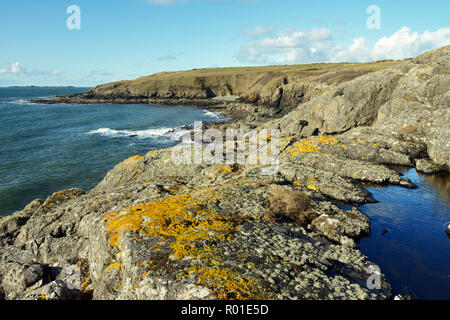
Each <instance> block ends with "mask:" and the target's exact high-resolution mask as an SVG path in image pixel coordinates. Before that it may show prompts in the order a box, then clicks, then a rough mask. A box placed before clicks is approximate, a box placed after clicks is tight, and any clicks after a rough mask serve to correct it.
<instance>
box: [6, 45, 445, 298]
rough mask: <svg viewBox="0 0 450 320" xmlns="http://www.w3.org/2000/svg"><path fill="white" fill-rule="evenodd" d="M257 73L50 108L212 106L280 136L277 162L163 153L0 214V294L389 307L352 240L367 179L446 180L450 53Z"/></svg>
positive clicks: (181, 81) (359, 230) (360, 227)
mask: <svg viewBox="0 0 450 320" xmlns="http://www.w3.org/2000/svg"><path fill="white" fill-rule="evenodd" d="M310 69H316V70H310ZM240 70H241V69H240ZM252 70H253V71H252ZM256 70H258V69H251V68H249V70H247V71H246V70H241V71H240V72H236V70H235V69H232V68H231V69H225V70H209V72H211V74H210V75H204V76H201V73H202V72H205V73H208V72H207V71H206V70H204V71H202V70H193V71H190V72H191V73H192V75H193V74H195V76H188V75H189V72H180V73H162V74H157V75H153V76H150V77H144V78H140V79H138V80H135V81H127V82H118V83H113V84H107V85H102V86H98V87H96V88H94V89H92V90H91V91H89V92H88V93H86V94H83V95H77V96H70V97H65V98H62V99H58V100H56V102H61V101H70V102H78V103H86V102H90V103H98V102H109V103H111V102H112V103H114V102H117V101H128V102H136V101H141V100H142V101H147V102H150V101H152V99H173V100H170V101H172V102H175V101H177V100H179V99H182V100H183V99H187V100H191V101H197V100H199V101H203V103H204V104H205V105H206V104H211V105H212V106H213V107H215V108H218V107H220V108H222V110H223V111H224V112H226V113H229V114H231V115H233V121H232V122H231V123H225V124H219V125H215V127H216V128H219V129H225V128H227V127H241V128H259V129H262V128H276V129H279V130H280V131H281V134H282V136H283V139H282V140H281V145H280V149H279V162H280V165H279V167H278V169H277V170H276V172H274V174H272V175H270V176H263V175H261V174H260V173H261V169H262V168H263V167H264V166H263V165H258V164H256V165H255V164H253V165H214V164H195V165H194V164H192V165H180V164H175V163H173V161H172V159H171V154H172V150H171V149H164V150H154V151H150V152H149V153H147V154H146V155H138V156H135V157H132V158H130V159H128V160H126V161H124V162H122V163H120V164H118V165H117V166H116V167H115V168H114V169H113V170H111V171H110V172H109V173H108V174H107V175H106V176H105V178H104V179H103V180H102V181H101V182H100V183H99V184H98V185H97V186H96V187H95V188H94V189H93V190H91V191H90V192H88V193H85V192H84V191H82V190H78V189H71V190H65V191H60V192H56V193H55V194H53V195H52V196H50V197H49V198H47V199H46V200H41V199H37V200H34V201H33V202H32V203H30V204H29V205H28V206H27V207H26V208H25V209H24V210H22V211H19V212H16V213H14V214H13V215H11V216H9V217H6V218H3V219H1V220H0V295H1V296H2V297H3V298H5V299H82V298H94V299H389V298H393V293H392V290H391V287H390V285H389V283H388V282H387V280H386V278H385V276H384V275H381V279H380V287H379V288H376V289H369V288H368V286H367V282H366V281H367V279H368V277H369V276H370V273H368V270H371V269H370V268H372V267H373V265H374V264H373V263H372V262H370V261H369V259H368V258H367V257H366V256H364V255H363V254H362V253H361V252H360V251H359V250H358V241H359V240H360V239H361V238H362V237H365V236H368V235H369V234H370V221H369V219H368V217H367V216H365V215H364V214H363V213H362V212H360V211H359V210H358V209H357V205H359V204H363V203H367V202H373V201H374V200H375V199H373V198H372V196H371V195H370V193H369V192H367V190H366V189H365V188H364V184H365V183H373V184H378V185H386V184H395V185H399V186H402V187H405V188H414V185H413V184H412V183H411V182H410V181H409V180H407V179H404V178H403V177H402V176H401V175H400V174H399V173H398V172H397V171H395V170H394V169H393V166H395V165H400V166H409V167H413V166H415V167H416V168H417V169H418V170H419V171H422V172H426V173H434V172H438V171H449V168H450V145H449V143H450V127H449V126H450V47H444V48H441V49H438V50H434V51H430V52H427V53H425V54H423V55H421V56H419V57H417V58H414V59H408V60H405V61H402V62H399V61H387V62H377V63H373V64H336V65H326V64H323V65H315V67H311V66H308V67H306V68H305V67H303V69H301V67H298V66H297V67H275V66H274V67H267V70H263V71H261V69H259V70H260V71H256ZM214 72H215V73H214ZM227 73H228V75H225V74H227ZM219 74H220V75H219ZM224 96H228V97H231V96H236V99H237V100H236V101H232V102H230V101H227V99H225V98H223V97H224ZM217 98H220V99H217ZM231 100H234V98H233V99H231ZM121 103H122V102H121ZM211 126H212V125H211ZM341 202H344V203H349V204H352V205H353V208H352V209H351V210H346V211H344V210H342V209H341V208H340V207H339V206H338V203H341ZM293 204H295V205H294V206H293ZM71 279H76V280H77V281H78V282H77V283H79V285H78V286H77V287H75V288H71V287H70V285H68V283H70V282H71Z"/></svg>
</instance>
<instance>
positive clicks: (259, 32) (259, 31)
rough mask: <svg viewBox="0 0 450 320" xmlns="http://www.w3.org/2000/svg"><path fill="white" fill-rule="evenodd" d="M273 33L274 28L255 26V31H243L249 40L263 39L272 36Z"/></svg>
mask: <svg viewBox="0 0 450 320" xmlns="http://www.w3.org/2000/svg"><path fill="white" fill-rule="evenodd" d="M274 32H275V27H263V26H257V27H255V29H251V30H247V31H245V35H246V36H247V37H251V38H258V37H265V36H269V35H273V34H274Z"/></svg>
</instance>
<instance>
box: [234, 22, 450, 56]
mask: <svg viewBox="0 0 450 320" xmlns="http://www.w3.org/2000/svg"><path fill="white" fill-rule="evenodd" d="M449 44H450V28H442V29H439V30H436V31H433V32H430V31H425V32H423V33H422V34H419V33H417V32H414V33H412V32H411V29H410V28H408V27H403V28H401V29H400V30H399V31H397V32H395V33H394V34H392V35H391V36H385V37H382V38H381V39H379V40H378V41H377V42H375V44H373V45H372V44H371V43H370V41H369V40H367V39H366V38H364V37H359V38H355V39H353V42H352V44H351V45H349V46H342V45H338V44H336V43H335V42H334V41H333V38H332V36H331V30H329V29H312V30H311V31H309V32H300V31H296V30H285V31H283V32H281V33H280V34H279V35H278V36H277V37H268V38H265V39H262V40H260V41H256V42H251V43H248V44H247V45H244V46H242V47H241V48H240V49H239V51H238V52H237V53H236V54H235V58H236V59H237V60H238V61H240V62H242V63H254V64H261V63H278V64H282V63H311V62H348V61H354V62H363V61H375V60H382V59H404V58H408V57H415V56H417V55H420V54H422V53H423V52H425V51H428V50H432V49H436V48H439V47H442V46H445V45H449Z"/></svg>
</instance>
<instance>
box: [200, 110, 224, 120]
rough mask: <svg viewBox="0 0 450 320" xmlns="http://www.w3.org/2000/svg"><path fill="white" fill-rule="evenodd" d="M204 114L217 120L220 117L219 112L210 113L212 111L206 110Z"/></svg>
mask: <svg viewBox="0 0 450 320" xmlns="http://www.w3.org/2000/svg"><path fill="white" fill-rule="evenodd" d="M204 112H205V115H206V116H208V117H211V118H216V119H218V118H220V116H221V114H220V113H219V112H212V111H208V110H205V111H204Z"/></svg>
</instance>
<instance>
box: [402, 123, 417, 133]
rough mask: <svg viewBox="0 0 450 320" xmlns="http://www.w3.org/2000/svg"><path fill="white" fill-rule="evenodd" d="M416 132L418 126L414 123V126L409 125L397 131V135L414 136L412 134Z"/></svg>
mask: <svg viewBox="0 0 450 320" xmlns="http://www.w3.org/2000/svg"><path fill="white" fill-rule="evenodd" d="M418 130H419V124H418V123H414V124H410V125H409V126H406V127H404V128H403V129H401V130H399V133H403V134H414V133H417V131H418Z"/></svg>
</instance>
